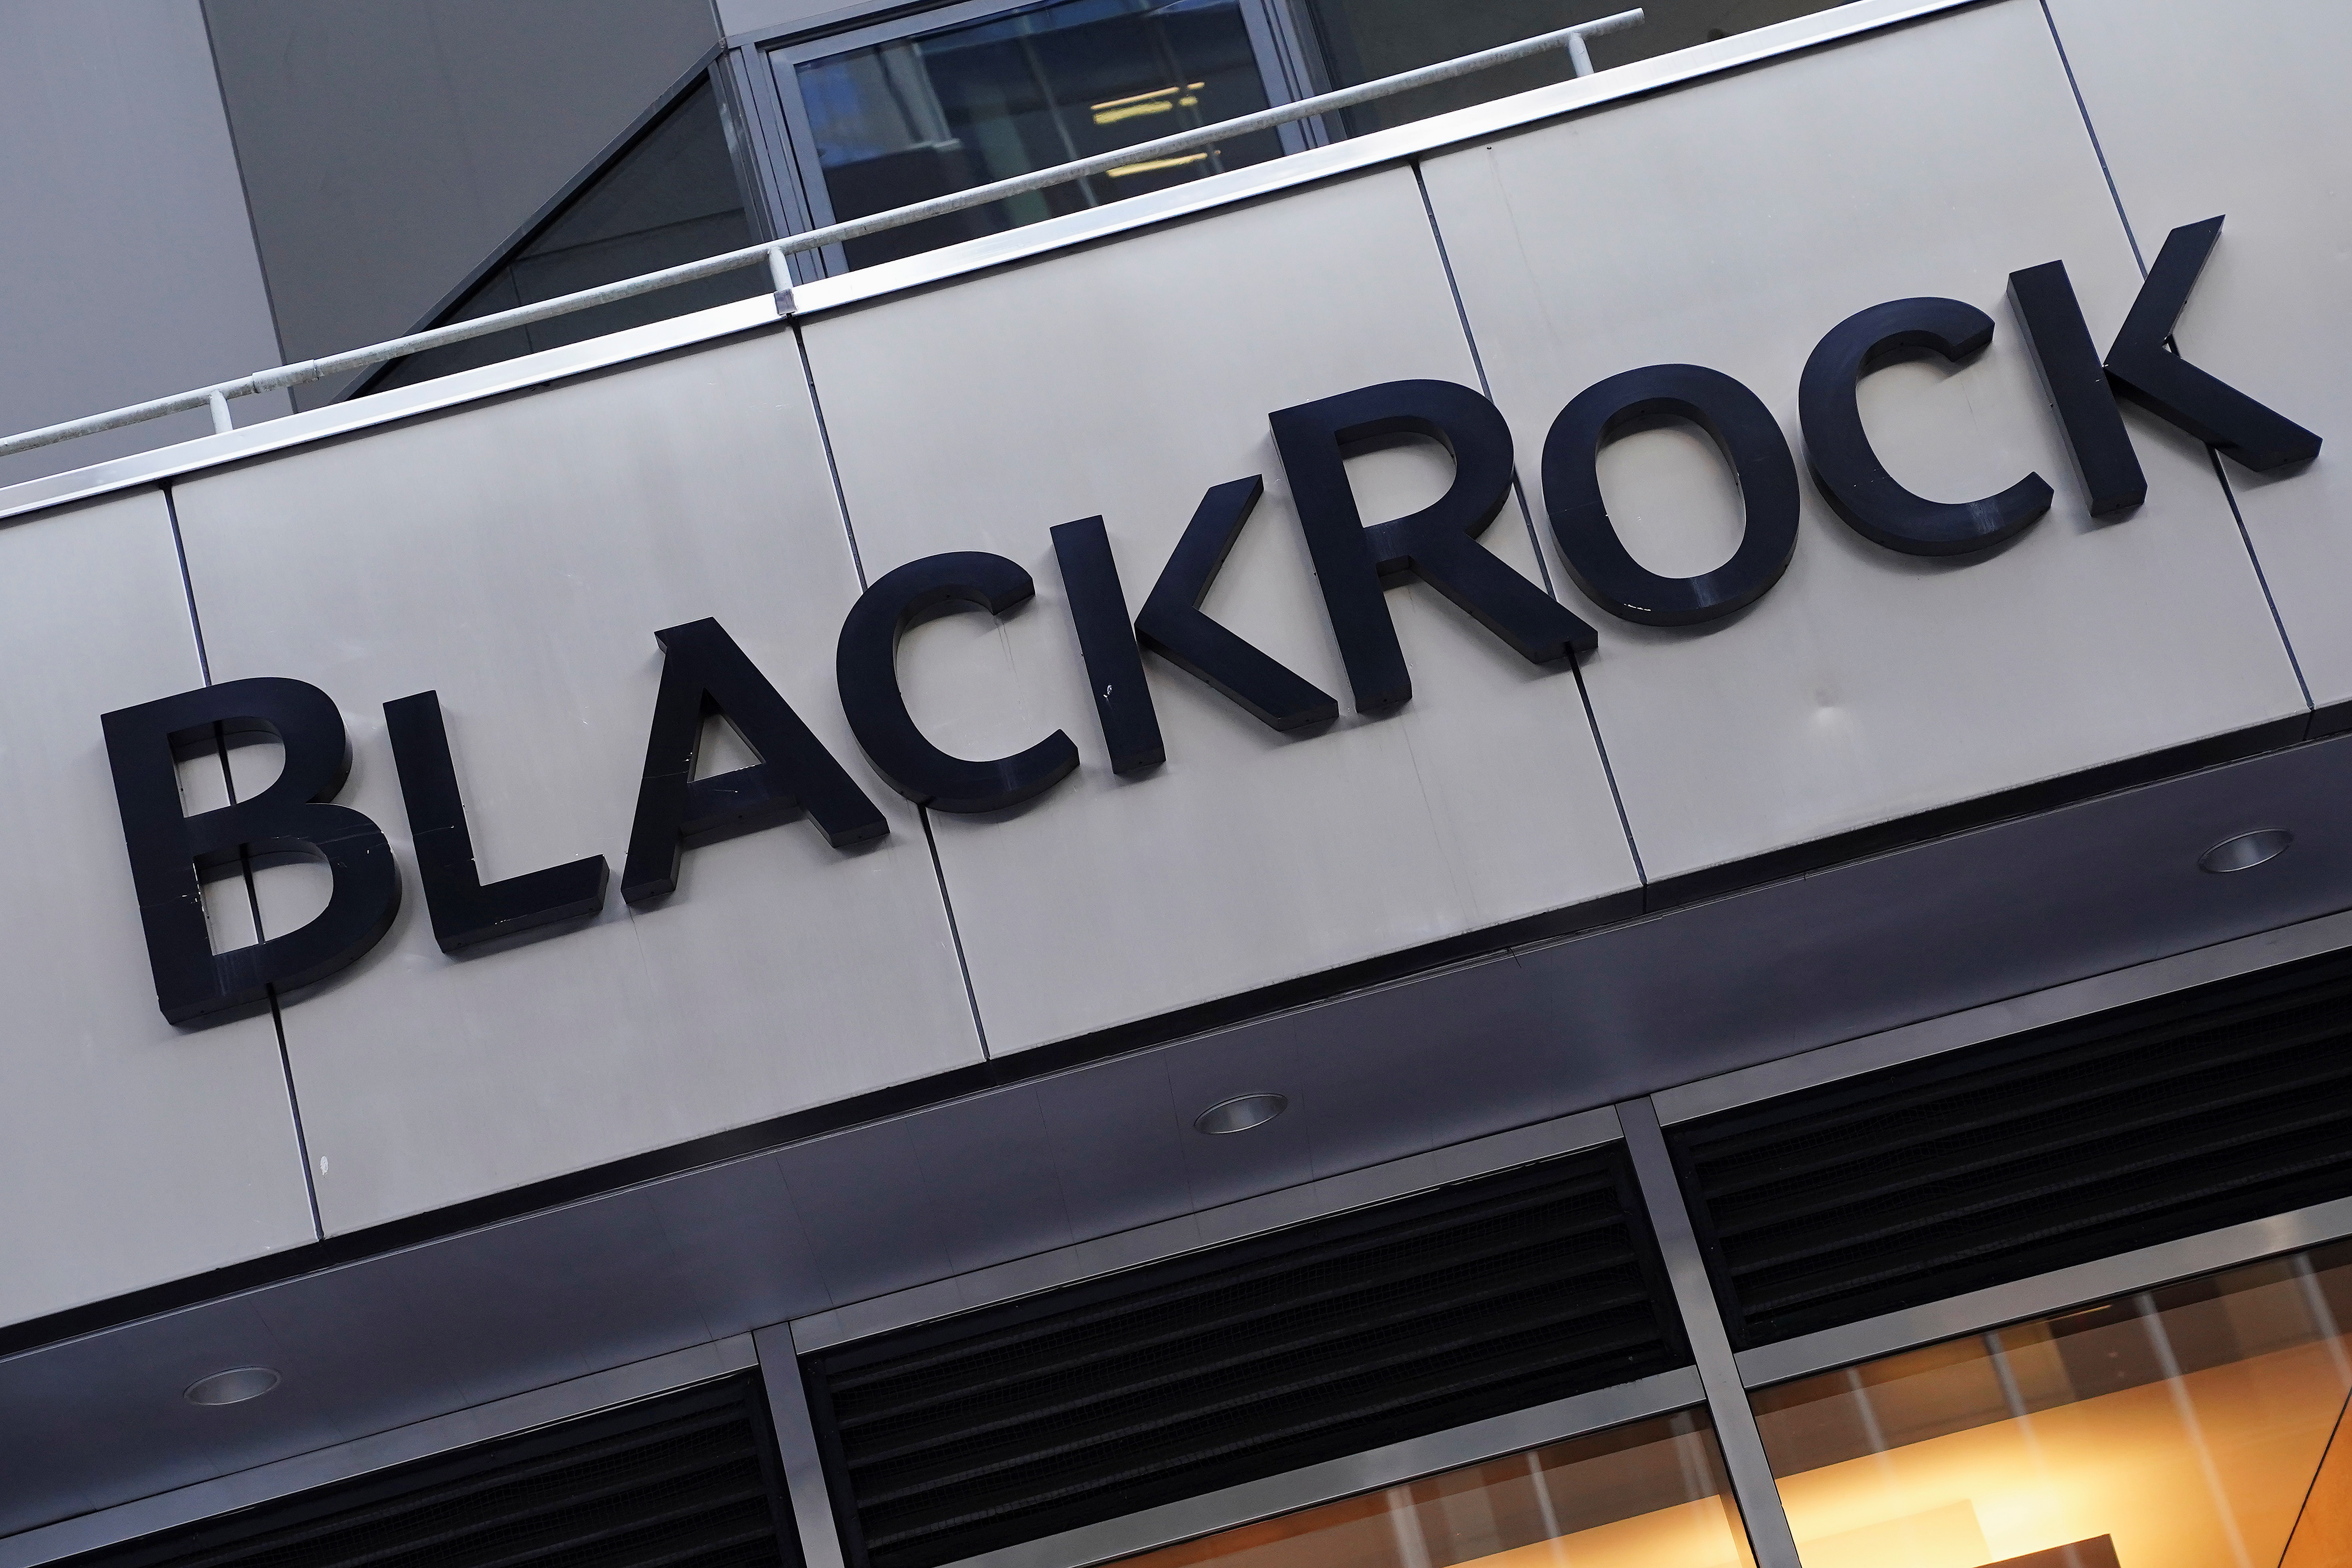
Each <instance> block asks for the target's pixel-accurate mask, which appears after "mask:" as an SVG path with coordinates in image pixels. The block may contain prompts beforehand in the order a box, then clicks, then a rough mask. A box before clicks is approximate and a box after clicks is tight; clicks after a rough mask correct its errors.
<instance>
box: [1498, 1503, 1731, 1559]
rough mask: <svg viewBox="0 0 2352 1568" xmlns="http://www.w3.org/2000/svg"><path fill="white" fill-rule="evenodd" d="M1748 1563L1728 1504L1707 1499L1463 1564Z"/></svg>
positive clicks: (1598, 1526)
mask: <svg viewBox="0 0 2352 1568" xmlns="http://www.w3.org/2000/svg"><path fill="white" fill-rule="evenodd" d="M1750 1561H1751V1560H1750V1559H1749V1557H1748V1543H1747V1542H1746V1541H1744V1540H1742V1539H1741V1538H1740V1533H1739V1526H1738V1524H1737V1523H1735V1522H1734V1521H1733V1519H1732V1514H1731V1510H1730V1508H1729V1507H1728V1506H1727V1504H1726V1503H1725V1502H1724V1501H1723V1500H1722V1499H1720V1498H1707V1499H1706V1500H1703V1501H1699V1502H1686V1503H1683V1504H1681V1505H1679V1506H1678V1507H1675V1508H1662V1509H1660V1510H1658V1511H1656V1512H1654V1513H1644V1514H1637V1515H1635V1516H1634V1517H1633V1518H1632V1519H1621V1520H1619V1521H1616V1522H1615V1523H1613V1524H1602V1525H1596V1526H1594V1527H1593V1528H1592V1529H1591V1530H1580V1531H1576V1533H1574V1534H1573V1535H1563V1536H1559V1537H1558V1538H1556V1539H1554V1540H1550V1541H1538V1542H1536V1543H1535V1544H1534V1545H1532V1546H1522V1547H1519V1548H1517V1549H1516V1550H1514V1551H1510V1552H1496V1553H1495V1554H1494V1555H1493V1556H1491V1557H1475V1558H1473V1559H1471V1560H1470V1562H1468V1563H1464V1564H1461V1568H1744V1565H1745V1564H1747V1563H1749V1562H1750Z"/></svg>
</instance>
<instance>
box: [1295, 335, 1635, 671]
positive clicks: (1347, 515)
mask: <svg viewBox="0 0 2352 1568" xmlns="http://www.w3.org/2000/svg"><path fill="white" fill-rule="evenodd" d="M1272 421H1273V424H1274V434H1275V444H1276V445H1277V446H1279V447H1280V448H1281V449H1282V465H1283V469H1284V471H1285V472H1286V474H1287V475H1288V476H1289V477H1290V491H1291V495H1292V497H1293V498H1294V499H1295V500H1296V501H1297V505H1298V520H1299V526H1300V527H1301V528H1304V529H1305V530H1306V533H1307V549H1309V550H1310V551H1311V552H1312V553H1313V554H1314V557H1315V570H1316V575H1317V577H1318V579H1319V580H1321V582H1322V586H1323V596H1324V601H1325V603H1326V605H1327V606H1328V609H1329V611H1330V615H1331V625H1332V630H1333V631H1334V632H1337V633H1338V635H1339V651H1340V653H1341V655H1342V656H1343V657H1344V658H1345V659H1346V661H1347V664H1348V680H1349V685H1350V686H1351V687H1352V688H1353V689H1354V692H1355V695H1356V707H1357V711H1359V712H1371V711H1373V710H1375V709H1378V708H1383V707H1393V706H1396V705H1397V704H1398V703H1401V702H1403V701H1404V700H1405V699H1406V698H1408V697H1410V696H1411V695H1412V677H1411V675H1410V674H1407V672H1406V670H1405V667H1404V654H1403V652H1402V649H1400V648H1399V646H1398V645H1397V641H1396V628H1395V626H1394V625H1393V624H1392V623H1391V621H1390V619H1389V613H1388V606H1387V604H1386V603H1385V602H1384V601H1382V599H1381V588H1382V586H1383V584H1384V583H1385V582H1386V581H1389V580H1394V579H1397V578H1400V577H1405V576H1413V577H1418V578H1420V579H1421V580H1423V581H1424V582H1427V583H1428V584H1429V585H1430V586H1431V587H1433V588H1434V589H1436V590H1437V591H1439V592H1440V593H1443V594H1444V595H1445V597H1446V598H1448V599H1450V600H1452V601H1454V603H1455V604H1457V605H1459V606H1461V608H1462V609H1463V610H1465V612H1468V613H1469V614H1470V615H1471V616H1472V617H1473V618H1475V620H1476V621H1477V622H1478V623H1479V624H1480V625H1482V626H1484V627H1486V629H1487V630H1488V631H1490V632H1494V633H1495V635H1496V636H1497V637H1500V638H1501V639H1502V640H1503V641H1504V642H1505V643H1507V644H1509V646H1510V647H1511V648H1512V649H1513V650H1514V651H1515V652H1517V653H1518V654H1519V655H1520V656H1521V657H1522V658H1525V659H1527V660H1528V662H1529V663H1531V664H1548V663H1550V662H1551V661H1553V660H1557V659H1563V658H1566V657H1567V656H1568V655H1569V654H1570V653H1573V652H1576V651H1578V650H1580V649H1588V648H1591V647H1592V646H1593V645H1594V643H1595V636H1594V633H1593V630H1592V628H1591V627H1590V626H1588V625H1586V624H1585V623H1584V622H1583V621H1582V620H1581V619H1580V618H1579V617H1578V616H1577V615H1576V614H1575V613H1574V612H1572V611H1570V610H1569V609H1568V608H1567V607H1566V606H1564V605H1562V604H1560V603H1559V602H1557V601H1555V600H1553V599H1552V597H1551V596H1550V595H1549V594H1548V593H1546V592H1544V591H1543V590H1542V589H1540V588H1538V587H1537V586H1536V585H1535V584H1534V583H1532V582H1529V581H1528V580H1527V579H1526V578H1524V577H1521V576H1520V575H1519V574H1518V573H1517V572H1516V571H1514V570H1511V569H1510V568H1509V567H1507V566H1506V565H1504V564H1503V562H1502V560H1501V559H1498V558H1497V557H1496V556H1495V555H1494V554H1492V553H1491V552H1489V551H1488V550H1486V549H1485V548H1484V547H1482V546H1481V545H1479V544H1478V543H1477V539H1478V536H1479V535H1481V534H1483V533H1485V532H1486V528H1487V525H1488V524H1490V523H1492V522H1493V521H1494V520H1495V517H1496V514H1497V513H1498V512H1500V511H1501V510H1502V508H1503V503H1504V502H1505V501H1506V500H1507V499H1508V498H1509V497H1510V493H1511V432H1510V427H1509V425H1508V424H1507V423H1505V422H1504V419H1503V416H1502V414H1501V413H1498V412H1497V411H1496V408H1495V405H1494V404H1493V403H1491V402H1487V401H1486V398H1484V397H1482V396H1481V395H1479V394H1478V393H1477V392H1473V391H1471V390H1470V389H1469V388H1468V387H1465V386H1457V385H1455V384H1454V382H1436V381H1410V382H1384V383H1382V384H1381V385H1379V386H1371V387H1364V388H1360V390H1358V391H1355V392H1342V393H1340V394H1339V396H1337V397H1328V398H1324V399H1321V400H1320V401H1318V402H1310V403H1302V404H1300V405H1299V406H1298V407H1297V408H1286V409H1283V410H1281V411H1279V412H1278V413H1275V414H1274V415H1273V416H1272ZM1394 435H1425V436H1429V437H1431V438H1432V439H1433V440H1435V441H1437V442H1439V443H1440V444H1443V445H1444V447H1445V449H1446V450H1447V451H1448V452H1449V453H1451V454H1452V455H1453V457H1454V483H1453V484H1452V485H1450V486H1447V487H1446V491H1445V494H1444V495H1443V496H1441V497H1438V499H1437V500H1436V501H1435V502H1433V504H1431V505H1430V506H1428V507H1423V509H1422V510H1420V511H1418V512H1415V513H1413V514H1412V516H1410V517H1398V518H1396V519H1394V520H1393V521H1391V522H1385V523H1381V524H1378V525H1376V526H1375V527H1373V528H1369V529H1368V528H1365V527H1364V524H1363V518H1362V517H1361V516H1360V515H1359V514H1358V512H1357V510H1356V498H1355V494H1354V492H1353V491H1352V490H1350V489H1349V486H1348V473H1347V462H1346V460H1347V455H1348V452H1349V448H1351V447H1359V446H1361V445H1363V444H1366V443H1368V442H1373V441H1379V440H1381V439H1383V438H1385V437H1389V436H1394Z"/></svg>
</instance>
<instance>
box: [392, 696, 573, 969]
mask: <svg viewBox="0 0 2352 1568" xmlns="http://www.w3.org/2000/svg"><path fill="white" fill-rule="evenodd" d="M383 723H384V728H385V729H386V731H387V732H389V734H390V735H391V737H392V761H393V766H394V768H398V769H399V772H400V797H401V800H402V801H403V802H404V804H405V805H406V807H407V809H408V832H409V839H410V841H411V842H412V843H414V844H415V846H416V872H417V878H418V880H419V881H421V882H423V883H425V909H426V910H427V912H429V913H430V914H431V915H432V916H433V939H434V940H435V941H436V942H438V943H439V944H440V945H441V951H443V952H444V953H462V952H464V951H465V950H466V949H467V948H468V947H474V946H480V945H481V944H482V943H485V942H489V941H494V940H496V939H498V938H499V937H501V936H519V935H520V934H521V933H523V932H525V931H534V930H537V929H538V928H540V927H541V926H543V925H554V924H555V923H556V922H558V921H562V920H573V919H578V918H579V917H581V916H583V915H593V914H595V913H596V912H597V911H598V910H600V909H602V908H604V887H605V883H606V881H607V879H608V878H609V876H610V875H611V872H610V870H609V868H607V867H606V866H605V864H604V856H603V855H590V856H589V857H588V858H587V859H585V860H576V861H569V862H565V863H564V864H562V865H555V866H549V867H548V868H547V869H546V870H545V871H534V872H529V873H525V874H523V875H521V876H510V877H508V878H507V879H506V880H505V881H503V882H494V883H490V884H489V885H488V886H487V887H485V886H484V885H482V878H481V872H480V870H479V868H478V867H477V866H476V865H475V863H474V835H473V833H472V832H471V831H469V830H468V829H467V826H466V802H465V801H464V800H462V799H460V798H459V796H458V794H457V767H456V765H455V764H454V763H452V762H451V760H450V758H449V732H448V730H447V728H446V727H445V726H444V725H443V724H442V722H441V696H440V694H439V693H437V692H419V693H417V694H416V695H415V696H413V697H402V698H400V699H399V700H398V701H397V702H388V703H386V704H384V705H383Z"/></svg>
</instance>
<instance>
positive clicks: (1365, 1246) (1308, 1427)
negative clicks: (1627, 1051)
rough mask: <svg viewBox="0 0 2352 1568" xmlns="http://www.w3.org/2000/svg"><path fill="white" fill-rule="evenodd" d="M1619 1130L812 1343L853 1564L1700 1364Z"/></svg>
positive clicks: (1276, 1469) (1135, 1505)
mask: <svg viewBox="0 0 2352 1568" xmlns="http://www.w3.org/2000/svg"><path fill="white" fill-rule="evenodd" d="M1631 1193H1632V1186H1631V1183H1630V1177H1629V1176H1628V1175H1627V1173H1626V1170H1625V1167H1624V1164H1623V1159H1622V1153H1621V1151H1620V1150H1618V1149H1617V1148H1614V1147H1612V1148H1610V1149H1607V1150H1602V1151H1596V1152H1594V1153H1592V1154H1589V1155H1577V1156H1573V1157H1571V1158H1569V1159H1564V1160H1559V1161H1554V1162H1549V1163H1547V1164H1545V1165H1542V1166H1533V1167H1529V1168H1528V1169H1525V1170H1520V1171H1514V1172H1511V1173H1508V1174H1507V1175H1504V1176H1495V1177H1488V1178H1486V1179H1483V1180H1480V1181H1476V1182H1470V1183H1465V1184H1464V1185H1462V1186H1454V1187H1448V1188H1444V1189H1442V1190H1440V1191H1437V1192H1433V1193H1429V1194H1424V1195H1423V1196H1421V1197H1412V1198H1407V1199H1404V1200H1402V1201H1399V1202H1396V1203H1391V1204H1385V1205H1382V1206H1381V1207H1377V1208H1370V1209H1365V1210H1362V1211H1360V1212H1358V1213H1356V1214H1352V1215H1349V1216H1345V1217H1342V1218H1337V1219H1331V1220H1325V1221H1320V1222H1318V1223H1316V1224H1313V1225H1307V1226H1302V1227H1299V1228H1296V1229H1292V1230H1286V1231H1282V1232H1280V1233H1277V1234H1275V1235H1271V1236H1265V1237H1258V1238H1255V1239H1251V1240H1249V1241H1245V1242H1240V1243H1235V1244H1234V1245H1232V1246H1227V1247H1222V1248H1217V1249H1213V1250H1210V1251H1205V1252H1201V1253H1195V1254H1193V1255H1192V1256H1190V1257H1187V1258H1183V1259H1180V1260H1173V1261H1171V1262H1168V1263H1164V1264H1157V1265H1153V1266H1151V1267H1150V1268H1145V1269H1139V1270H1134V1271H1132V1272H1130V1273H1126V1274H1121V1275H1118V1276H1115V1277H1113V1278H1111V1279H1108V1280H1100V1281H1090V1282H1089V1283H1087V1284H1085V1285H1081V1286H1074V1287H1071V1288H1069V1289H1066V1290H1061V1291H1052V1292H1049V1293H1047V1294H1045V1295H1043V1296H1038V1297H1034V1298H1032V1299H1029V1300H1027V1301H1017V1302H1013V1303H1009V1304H1007V1305H1005V1306H1003V1307H999V1308H991V1309H988V1310H984V1311H981V1312H971V1313H967V1314H965V1315H963V1316H961V1317H958V1318H953V1319H950V1320H948V1321H946V1322H939V1323H929V1324H926V1325H924V1326H922V1327H921V1328H918V1329H909V1330H906V1331H903V1332H901V1333H892V1334H887V1335H881V1336H877V1338H874V1339H870V1340H865V1341H861V1342H858V1343H855V1344H852V1345H848V1346H845V1347H843V1348H841V1349H839V1350H835V1351H826V1352H819V1353H817V1354H813V1355H810V1356H808V1357H806V1358H804V1359H803V1363H802V1366H803V1373H804V1375H805V1376H806V1379H807V1382H808V1385H809V1390H810V1396H811V1399H812V1401H813V1404H814V1411H815V1416H816V1421H817V1426H818V1428H819V1433H820V1437H821V1440H822V1441H823V1442H824V1445H825V1447H826V1449H827V1453H826V1458H827V1461H828V1466H827V1468H828V1470H829V1472H830V1474H831V1477H832V1480H833V1484H834V1495H835V1504H836V1511H837V1512H838V1514H839V1516H840V1518H841V1521H842V1524H843V1530H844V1534H845V1537H846V1539H847V1541H848V1542H849V1545H850V1550H851V1552H852V1554H853V1557H854V1558H856V1561H857V1563H858V1564H859V1565H860V1568H931V1565H933V1564H937V1563H950V1562H954V1561H956V1560H958V1559H961V1558H965V1557H970V1556H972V1555H974V1554H976V1553H979V1552H987V1551H991V1550H992V1549H994V1548H996V1547H999V1546H1003V1545H1008V1544H1011V1543H1013V1542H1019V1541H1025V1540H1031V1539H1034V1538H1036V1537H1039V1536H1044V1535H1050V1534H1053V1533H1055V1532H1056V1531H1064V1530H1069V1529H1074V1528H1076V1527H1077V1526H1079V1525H1082V1524H1088V1523H1092V1522H1095V1521H1099V1520H1104V1519H1111V1518H1116V1517H1118V1515H1121V1514H1126V1513H1132V1512H1134V1511H1137V1510H1139V1509H1144V1508H1150V1507H1152V1506H1154V1505H1155V1504H1159V1503H1163V1502H1168V1501H1171V1500H1175V1499H1178V1498H1182V1497H1188V1496H1192V1495H1195V1494H1197V1493H1200V1492H1204V1491H1210V1490H1215V1489H1217V1488H1219V1487H1224V1486H1232V1485H1234V1484H1237V1483H1239V1482H1242V1481H1245V1480H1252V1479H1257V1478H1259V1477H1262V1476H1268V1475H1275V1474H1278V1473H1280V1472H1281V1471H1284V1470H1287V1469H1295V1468H1297V1467H1298V1466H1300V1465H1307V1464H1312V1463H1315V1462H1317V1461H1318V1460H1322V1459H1328V1458H1337V1457H1339V1456H1340V1455H1343V1454H1349V1453H1354V1452H1356V1451H1358V1450H1360V1449H1364V1448H1376V1447H1379V1446H1380V1445H1381V1444H1384V1443H1391V1442H1396V1441H1399V1440H1401V1439H1402V1438H1405V1437H1415V1436H1419V1435H1421V1434H1423V1433H1427V1432H1434V1431H1440V1430H1443V1429H1444V1428H1445V1427H1454V1426H1458V1425H1461V1424H1462V1423H1464V1422H1466V1421H1475V1420H1477V1419H1480V1418H1482V1417H1485V1416H1494V1415H1497V1414H1500V1413H1502V1412H1504V1411H1507V1410H1515V1409H1519V1408H1522V1407H1524V1406H1530V1405H1538V1404H1541V1403H1543V1402H1544V1401H1546V1400H1550V1399H1559V1398H1563V1397H1565V1396H1569V1395H1571V1394H1579V1393H1582V1392H1584V1391H1585V1390H1587V1389H1592V1388H1601V1387H1604V1386H1607V1385H1611V1384H1615V1383H1622V1382H1625V1381H1627V1380H1629V1379H1632V1378H1636V1377H1642V1376H1646V1375H1649V1374H1651V1373H1655V1372H1661V1371H1664V1370H1666V1369H1667V1368H1670V1367H1675V1366H1679V1365H1682V1364H1685V1362H1686V1361H1687V1359H1688V1357H1687V1356H1686V1355H1685V1353H1684V1350H1683V1348H1682V1343H1681V1337H1680V1333H1679V1330H1678V1329H1677V1328H1675V1326H1673V1323H1672V1320H1671V1318H1670V1317H1669V1316H1668V1315H1667V1314H1665V1313H1664V1312H1662V1311H1661V1310H1660V1308H1659V1307H1658V1306H1656V1305H1655V1304H1654V1303H1656V1302H1658V1301H1664V1300H1665V1299H1667V1298H1666V1295H1665V1292H1664V1291H1662V1290H1660V1289H1659V1288H1658V1276H1657V1271H1656V1267H1655V1264H1654V1254H1653V1251H1652V1249H1651V1246H1650V1242H1649V1238H1648V1235H1647V1233H1646V1231H1644V1230H1643V1229H1642V1228H1641V1224H1640V1221H1639V1220H1638V1219H1635V1218H1629V1216H1631V1215H1635V1214H1638V1213H1639V1210H1638V1208H1637V1207H1633V1205H1631V1204H1630V1202H1629V1198H1630V1195H1631Z"/></svg>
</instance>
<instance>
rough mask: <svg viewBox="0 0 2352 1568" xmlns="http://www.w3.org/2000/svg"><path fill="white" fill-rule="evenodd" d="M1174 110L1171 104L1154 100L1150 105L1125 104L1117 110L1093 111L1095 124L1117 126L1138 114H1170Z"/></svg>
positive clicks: (1163, 100) (1169, 101)
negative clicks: (1121, 121)
mask: <svg viewBox="0 0 2352 1568" xmlns="http://www.w3.org/2000/svg"><path fill="white" fill-rule="evenodd" d="M1175 108H1176V105H1175V104H1174V103H1173V102H1171V100H1169V99H1164V98H1161V99H1153V100H1152V101H1151V102H1150V103H1127V104H1121V105H1120V106H1119V107H1118V108H1117V109H1097V110H1095V123H1096V124H1097V125H1117V124H1118V122H1119V121H1120V120H1133V119H1134V118H1135V117H1136V116H1138V115H1139V114H1169V113H1172V112H1174V110H1175Z"/></svg>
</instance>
